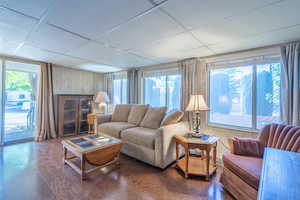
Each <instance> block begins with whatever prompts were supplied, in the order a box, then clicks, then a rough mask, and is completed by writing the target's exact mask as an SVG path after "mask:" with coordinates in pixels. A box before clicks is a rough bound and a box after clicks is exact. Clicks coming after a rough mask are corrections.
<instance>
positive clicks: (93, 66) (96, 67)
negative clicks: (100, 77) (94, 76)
mask: <svg viewBox="0 0 300 200" xmlns="http://www.w3.org/2000/svg"><path fill="white" fill-rule="evenodd" d="M78 67H79V68H80V69H84V70H89V71H94V72H115V71H120V70H121V69H120V68H118V67H113V66H109V65H102V64H97V63H85V64H81V65H79V66H78Z"/></svg>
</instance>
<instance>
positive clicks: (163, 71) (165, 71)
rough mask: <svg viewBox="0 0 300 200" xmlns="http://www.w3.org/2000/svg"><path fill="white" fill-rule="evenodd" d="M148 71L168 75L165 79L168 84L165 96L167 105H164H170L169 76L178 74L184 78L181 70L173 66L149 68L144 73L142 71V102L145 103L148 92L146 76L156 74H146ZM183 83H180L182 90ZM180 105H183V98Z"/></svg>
mask: <svg viewBox="0 0 300 200" xmlns="http://www.w3.org/2000/svg"><path fill="white" fill-rule="evenodd" d="M147 73H149V74H155V73H157V74H160V76H166V80H165V85H166V96H165V102H166V105H164V106H166V107H168V105H169V87H168V80H169V77H168V76H172V75H178V76H180V79H181V78H182V77H181V73H180V71H179V68H174V67H172V68H166V69H161V70H149V71H144V72H143V73H142V75H141V90H142V91H141V97H142V98H141V100H142V102H143V103H144V104H145V95H146V92H145V89H146V88H145V87H146V85H145V78H147V77H155V76H154V75H153V76H151V75H146V74H147ZM181 87H182V86H181V85H180V90H181ZM179 101H180V102H179V105H180V106H181V103H182V101H181V98H180V99H179Z"/></svg>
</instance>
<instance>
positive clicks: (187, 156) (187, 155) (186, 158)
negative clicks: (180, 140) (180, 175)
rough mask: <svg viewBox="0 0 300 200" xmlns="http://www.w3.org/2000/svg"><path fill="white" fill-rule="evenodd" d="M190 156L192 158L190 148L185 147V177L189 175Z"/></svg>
mask: <svg viewBox="0 0 300 200" xmlns="http://www.w3.org/2000/svg"><path fill="white" fill-rule="evenodd" d="M189 158H190V153H189V148H186V149H185V172H184V177H185V178H188V177H189Z"/></svg>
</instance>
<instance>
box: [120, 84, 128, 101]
mask: <svg viewBox="0 0 300 200" xmlns="http://www.w3.org/2000/svg"><path fill="white" fill-rule="evenodd" d="M121 103H123V104H126V103H127V80H126V79H123V80H122V99H121Z"/></svg>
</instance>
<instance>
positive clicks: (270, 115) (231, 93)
mask: <svg viewBox="0 0 300 200" xmlns="http://www.w3.org/2000/svg"><path fill="white" fill-rule="evenodd" d="M209 105H210V113H209V123H210V124H220V125H225V126H231V127H241V128H248V129H261V128H262V127H264V126H265V125H266V124H269V123H272V122H274V123H280V121H281V120H280V63H279V62H274V61H273V62H261V63H260V64H249V65H240V66H237V67H226V68H216V69H210V70H209Z"/></svg>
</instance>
